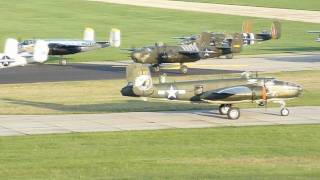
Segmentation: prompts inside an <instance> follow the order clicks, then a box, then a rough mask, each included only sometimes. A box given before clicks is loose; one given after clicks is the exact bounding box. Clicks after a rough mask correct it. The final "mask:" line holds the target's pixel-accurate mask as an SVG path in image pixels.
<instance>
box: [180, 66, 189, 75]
mask: <svg viewBox="0 0 320 180" xmlns="http://www.w3.org/2000/svg"><path fill="white" fill-rule="evenodd" d="M180 72H181V73H182V74H187V72H188V67H187V66H186V65H182V66H180Z"/></svg>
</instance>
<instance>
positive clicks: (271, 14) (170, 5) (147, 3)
mask: <svg viewBox="0 0 320 180" xmlns="http://www.w3.org/2000/svg"><path fill="white" fill-rule="evenodd" d="M89 1H97V2H107V3H115V4H125V5H134V6H143V7H154V8H164V9H174V10H184V11H196V12H205V13H215V14H229V15H236V16H249V17H261V18H270V19H282V20H290V21H301V22H310V23H320V18H319V17H320V12H319V11H307V10H293V9H279V8H265V7H251V6H237V5H223V4H211V3H197V2H183V1H171V0H134V1H133V0H89ZM301 3H303V2H301Z"/></svg>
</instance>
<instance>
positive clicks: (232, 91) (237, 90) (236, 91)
mask: <svg viewBox="0 0 320 180" xmlns="http://www.w3.org/2000/svg"><path fill="white" fill-rule="evenodd" d="M250 94H252V90H251V88H250V86H248V85H239V86H233V87H225V88H221V89H216V90H211V91H206V92H204V93H203V94H201V96H200V98H201V99H203V100H220V99H225V98H228V97H231V96H235V95H250Z"/></svg>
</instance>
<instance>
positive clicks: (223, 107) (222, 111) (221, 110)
mask: <svg viewBox="0 0 320 180" xmlns="http://www.w3.org/2000/svg"><path fill="white" fill-rule="evenodd" d="M230 107H231V106H230V105H227V104H221V105H220V106H219V113H220V114H221V115H226V114H228V111H229V109H230Z"/></svg>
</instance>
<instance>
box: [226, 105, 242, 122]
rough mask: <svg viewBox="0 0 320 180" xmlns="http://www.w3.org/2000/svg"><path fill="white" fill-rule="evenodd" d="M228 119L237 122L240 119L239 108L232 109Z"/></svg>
mask: <svg viewBox="0 0 320 180" xmlns="http://www.w3.org/2000/svg"><path fill="white" fill-rule="evenodd" d="M227 115H228V118H229V119H232V120H235V119H239V118H240V110H239V108H235V107H231V108H230V109H229V111H228V114H227Z"/></svg>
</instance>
